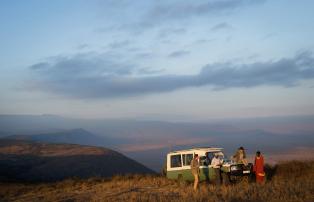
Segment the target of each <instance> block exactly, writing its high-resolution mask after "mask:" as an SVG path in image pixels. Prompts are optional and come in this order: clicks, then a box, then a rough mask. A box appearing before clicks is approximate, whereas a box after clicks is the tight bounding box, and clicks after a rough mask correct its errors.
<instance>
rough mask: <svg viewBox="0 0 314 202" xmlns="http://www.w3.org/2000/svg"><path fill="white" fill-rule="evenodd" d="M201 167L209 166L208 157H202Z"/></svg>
mask: <svg viewBox="0 0 314 202" xmlns="http://www.w3.org/2000/svg"><path fill="white" fill-rule="evenodd" d="M200 165H202V166H207V165H208V164H207V161H206V156H201V157H200Z"/></svg>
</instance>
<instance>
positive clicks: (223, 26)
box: [210, 22, 232, 31]
mask: <svg viewBox="0 0 314 202" xmlns="http://www.w3.org/2000/svg"><path fill="white" fill-rule="evenodd" d="M222 29H225V30H226V29H232V26H231V25H229V24H228V23H226V22H222V23H219V24H217V25H215V26H213V27H212V28H211V29H210V30H211V31H218V30H222Z"/></svg>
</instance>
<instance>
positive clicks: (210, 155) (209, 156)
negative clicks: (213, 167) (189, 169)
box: [206, 152, 214, 164]
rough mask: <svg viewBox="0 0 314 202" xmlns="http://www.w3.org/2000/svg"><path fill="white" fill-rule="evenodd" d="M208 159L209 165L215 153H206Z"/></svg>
mask: <svg viewBox="0 0 314 202" xmlns="http://www.w3.org/2000/svg"><path fill="white" fill-rule="evenodd" d="M206 157H207V161H208V162H209V164H210V162H211V161H212V159H213V158H214V153H212V152H207V153H206Z"/></svg>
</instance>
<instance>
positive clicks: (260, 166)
mask: <svg viewBox="0 0 314 202" xmlns="http://www.w3.org/2000/svg"><path fill="white" fill-rule="evenodd" d="M254 172H255V176H256V182H258V183H263V182H264V177H265V172H264V157H263V156H262V155H260V157H257V156H256V157H255V163H254Z"/></svg>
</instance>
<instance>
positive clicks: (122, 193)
mask: <svg viewBox="0 0 314 202" xmlns="http://www.w3.org/2000/svg"><path fill="white" fill-rule="evenodd" d="M313 171H314V161H312V162H297V161H292V162H287V163H281V164H279V165H277V166H275V167H268V168H267V173H268V181H267V182H266V184H264V185H258V184H255V183H250V184H245V183H242V184H236V185H230V186H221V187H217V186H214V185H208V184H206V183H202V184H201V186H200V189H199V191H198V192H197V193H194V192H193V188H192V184H178V183H177V182H176V181H172V180H168V179H166V178H164V177H161V176H149V175H129V176H115V177H113V178H110V179H102V178H91V179H88V180H79V179H71V180H65V181H62V182H58V183H49V184H17V183H9V184H8V183H1V184H0V199H1V201H180V202H182V201H219V202H220V201H232V202H236V201H252V202H253V201H267V202H268V201H270V202H272V201H274V202H277V201H285V202H290V201H291V202H298V201H300V202H311V201H314V172H313Z"/></svg>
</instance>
